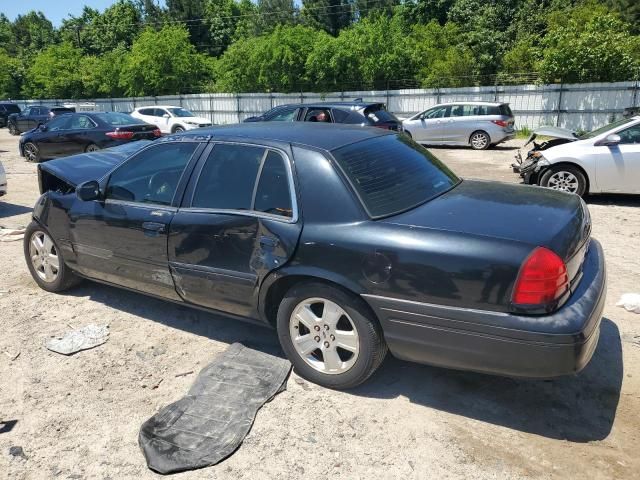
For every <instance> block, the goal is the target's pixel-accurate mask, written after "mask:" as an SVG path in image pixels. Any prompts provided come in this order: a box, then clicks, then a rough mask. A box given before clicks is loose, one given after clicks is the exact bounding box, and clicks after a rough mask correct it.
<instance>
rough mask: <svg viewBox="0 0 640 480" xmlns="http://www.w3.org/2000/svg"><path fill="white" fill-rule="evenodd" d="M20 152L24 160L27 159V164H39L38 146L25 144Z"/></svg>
mask: <svg viewBox="0 0 640 480" xmlns="http://www.w3.org/2000/svg"><path fill="white" fill-rule="evenodd" d="M22 151H23V152H24V158H26V159H27V161H28V162H39V161H40V149H39V148H38V145H36V144H35V143H33V142H27V143H25V144H24V146H23V147H22Z"/></svg>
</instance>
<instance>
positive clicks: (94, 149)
mask: <svg viewBox="0 0 640 480" xmlns="http://www.w3.org/2000/svg"><path fill="white" fill-rule="evenodd" d="M98 150H100V147H99V146H97V145H96V144H95V143H90V144H89V145H87V148H85V149H84V151H85V152H87V153H91V152H97V151H98Z"/></svg>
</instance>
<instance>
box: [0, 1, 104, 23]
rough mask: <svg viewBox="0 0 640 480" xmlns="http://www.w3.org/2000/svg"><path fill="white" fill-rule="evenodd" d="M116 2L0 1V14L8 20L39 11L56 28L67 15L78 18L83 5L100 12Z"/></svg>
mask: <svg viewBox="0 0 640 480" xmlns="http://www.w3.org/2000/svg"><path fill="white" fill-rule="evenodd" d="M115 1H116V0H80V1H78V0H0V12H2V13H4V14H5V15H6V16H7V17H8V18H9V19H10V20H14V19H15V18H16V17H17V16H18V15H23V14H25V13H28V12H29V11H31V10H36V11H37V10H40V11H41V12H42V13H44V14H45V15H46V16H47V18H48V19H49V20H51V21H52V22H53V24H54V25H55V26H56V27H57V26H59V25H60V24H61V23H62V19H63V18H67V16H69V14H71V15H75V16H78V15H80V13H82V9H83V8H84V6H85V5H88V6H90V7H92V8H95V9H98V10H100V11H102V10H104V9H105V8H106V7H108V6H109V5H112V4H113V3H115Z"/></svg>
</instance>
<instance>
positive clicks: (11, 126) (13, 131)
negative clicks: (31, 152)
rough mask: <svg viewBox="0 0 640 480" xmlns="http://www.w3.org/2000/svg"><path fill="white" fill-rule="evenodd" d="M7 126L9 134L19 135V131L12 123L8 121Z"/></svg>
mask: <svg viewBox="0 0 640 480" xmlns="http://www.w3.org/2000/svg"><path fill="white" fill-rule="evenodd" d="M8 127H9V133H10V134H11V135H13V136H16V135H20V132H18V128H17V127H16V126H15V125H14V124H13V123H9V125H8Z"/></svg>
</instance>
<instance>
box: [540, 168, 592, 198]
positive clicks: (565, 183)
mask: <svg viewBox="0 0 640 480" xmlns="http://www.w3.org/2000/svg"><path fill="white" fill-rule="evenodd" d="M540 186H542V187H546V188H551V189H553V190H560V191H562V192H569V193H575V194H576V195H580V196H582V195H584V194H585V193H586V192H587V179H586V178H585V176H584V174H583V173H582V172H581V171H580V169H578V168H576V167H573V166H571V165H558V166H555V167H551V168H550V169H549V170H547V171H546V172H545V173H544V174H543V175H542V177H541V178H540Z"/></svg>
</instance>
